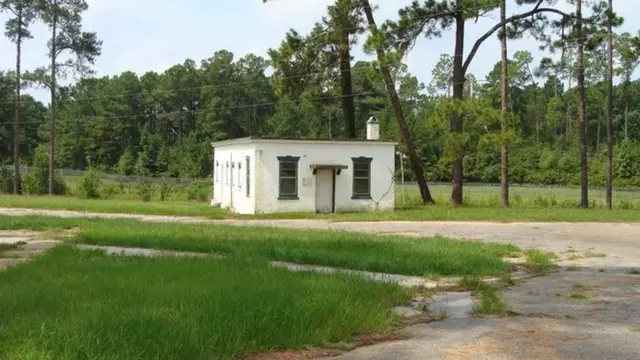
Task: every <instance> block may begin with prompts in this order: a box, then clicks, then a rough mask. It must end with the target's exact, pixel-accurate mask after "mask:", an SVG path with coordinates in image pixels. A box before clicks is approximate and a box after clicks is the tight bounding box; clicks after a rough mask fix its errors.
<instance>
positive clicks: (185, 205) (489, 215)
mask: <svg viewBox="0 0 640 360" xmlns="http://www.w3.org/2000/svg"><path fill="white" fill-rule="evenodd" d="M436 189H439V190H438V191H439V192H437V193H435V192H434V193H435V194H436V195H438V196H437V198H438V205H432V206H417V205H416V204H417V203H418V198H417V197H416V196H415V194H414V193H412V192H411V191H412V190H411V191H409V190H407V192H408V197H407V200H406V204H405V205H404V207H403V205H401V204H400V202H401V198H400V196H399V195H398V194H397V195H396V200H397V202H398V204H397V206H398V210H396V211H392V212H367V213H340V214H332V215H317V214H315V213H312V212H298V213H276V214H261V215H255V216H247V215H233V214H230V213H228V212H227V211H225V210H223V209H217V208H212V207H211V206H209V204H208V203H204V202H196V201H191V202H187V201H167V202H142V201H138V200H120V199H110V200H86V199H79V198H74V197H47V196H12V195H0V207H15V208H34V209H50V210H78V211H87V212H101V213H131V214H154V215H176V216H198V217H205V218H211V219H222V218H241V219H326V220H329V221H385V220H404V221H448V220H455V221H501V222H517V221H553V222H556V221H567V222H588V221H593V222H637V221H639V220H638V219H640V202H638V201H636V200H638V195H637V194H636V193H634V192H624V193H623V192H620V193H619V194H616V198H615V199H616V202H615V203H614V206H615V207H616V208H615V209H614V210H613V211H609V210H606V209H604V208H602V206H601V204H600V203H599V202H598V201H599V200H595V203H594V204H592V205H593V207H592V208H589V209H580V208H578V207H577V205H576V204H575V200H576V199H578V197H573V196H572V194H573V193H572V191H574V190H575V189H557V188H554V189H544V188H539V189H536V188H514V191H513V193H515V194H516V195H514V196H512V199H514V198H516V199H517V196H521V195H520V194H519V193H518V191H520V190H521V193H522V197H521V198H520V199H521V201H519V202H518V201H515V200H514V201H512V206H511V207H510V208H508V209H503V208H501V207H500V206H499V200H498V197H497V193H495V192H496V191H497V190H496V189H494V188H492V187H475V188H470V189H469V188H465V189H466V190H465V191H467V193H471V194H473V195H470V196H471V197H472V198H471V199H470V200H468V201H467V204H466V205H465V206H461V207H451V206H449V205H448V200H447V197H446V196H445V194H446V193H447V192H446V191H445V190H446V189H445V187H442V186H441V187H439V188H436ZM399 191H401V190H399ZM545 192H551V194H552V195H551V196H549V197H545V196H544V195H542V194H545ZM592 192H594V191H592ZM412 194H413V195H412ZM409 195H410V196H409Z"/></svg>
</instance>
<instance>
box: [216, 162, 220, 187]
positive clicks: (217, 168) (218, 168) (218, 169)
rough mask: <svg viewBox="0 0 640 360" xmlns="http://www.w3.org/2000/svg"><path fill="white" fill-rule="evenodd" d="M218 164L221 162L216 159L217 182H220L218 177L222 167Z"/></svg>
mask: <svg viewBox="0 0 640 360" xmlns="http://www.w3.org/2000/svg"><path fill="white" fill-rule="evenodd" d="M218 165H219V164H218V162H217V161H216V175H215V178H216V182H219V180H220V179H219V178H218V176H220V167H219V166H218Z"/></svg>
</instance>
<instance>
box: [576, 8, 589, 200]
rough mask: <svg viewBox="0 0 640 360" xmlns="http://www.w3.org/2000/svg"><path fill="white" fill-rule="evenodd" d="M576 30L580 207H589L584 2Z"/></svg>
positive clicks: (578, 10) (579, 9)
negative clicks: (583, 30)
mask: <svg viewBox="0 0 640 360" xmlns="http://www.w3.org/2000/svg"><path fill="white" fill-rule="evenodd" d="M576 16H577V22H576V30H577V33H578V97H579V100H578V115H579V119H580V129H579V132H578V134H579V140H580V207H582V208H588V207H589V173H588V163H587V136H586V130H587V121H586V114H585V99H584V41H585V40H584V35H583V32H582V0H576Z"/></svg>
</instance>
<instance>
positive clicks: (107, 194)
mask: <svg viewBox="0 0 640 360" xmlns="http://www.w3.org/2000/svg"><path fill="white" fill-rule="evenodd" d="M101 193H102V196H101V197H103V198H105V199H110V198H112V197H113V196H114V195H116V194H118V193H120V187H119V186H118V185H105V186H104V187H103V188H102V191H101Z"/></svg>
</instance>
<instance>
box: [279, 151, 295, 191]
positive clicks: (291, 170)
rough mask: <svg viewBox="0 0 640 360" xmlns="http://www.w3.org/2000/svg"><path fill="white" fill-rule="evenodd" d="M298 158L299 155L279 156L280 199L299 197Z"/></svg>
mask: <svg viewBox="0 0 640 360" xmlns="http://www.w3.org/2000/svg"><path fill="white" fill-rule="evenodd" d="M298 160H300V157H299V156H278V161H279V162H280V171H279V183H280V186H279V188H280V195H279V196H278V199H280V200H297V199H298Z"/></svg>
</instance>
